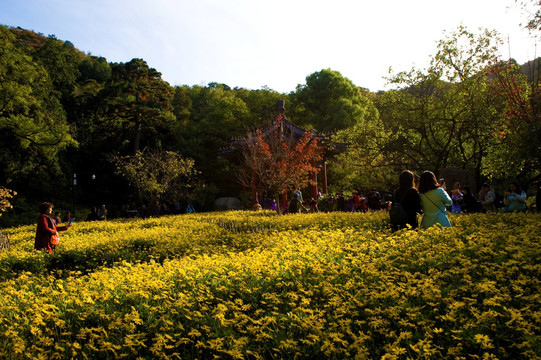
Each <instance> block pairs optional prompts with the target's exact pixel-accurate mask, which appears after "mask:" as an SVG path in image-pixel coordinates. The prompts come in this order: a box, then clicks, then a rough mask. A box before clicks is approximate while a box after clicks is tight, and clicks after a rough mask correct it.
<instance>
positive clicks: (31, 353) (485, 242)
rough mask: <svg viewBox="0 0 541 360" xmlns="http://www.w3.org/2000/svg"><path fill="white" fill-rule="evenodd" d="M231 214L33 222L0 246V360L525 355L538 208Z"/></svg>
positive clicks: (534, 300)
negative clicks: (400, 227)
mask: <svg viewBox="0 0 541 360" xmlns="http://www.w3.org/2000/svg"><path fill="white" fill-rule="evenodd" d="M451 220H452V222H453V224H454V225H455V226H454V227H453V228H450V229H440V228H432V229H429V230H426V231H418V232H417V231H403V232H398V233H394V234H393V233H391V232H390V231H389V230H388V229H387V228H388V226H387V217H386V214H381V213H374V214H350V213H331V214H309V215H288V216H276V215H273V214H272V213H269V212H257V213H252V212H231V213H217V214H193V215H182V216H169V217H163V218H157V219H147V220H131V221H127V220H123V221H109V222H105V223H79V224H76V225H75V226H74V227H73V228H72V229H70V230H69V231H68V232H66V233H62V234H61V235H62V236H61V243H60V246H59V249H58V251H57V252H56V253H55V254H53V255H48V254H43V253H36V252H34V251H33V250H32V247H33V241H34V240H33V238H34V231H35V228H34V227H31V226H27V227H20V228H14V229H7V230H6V231H5V232H6V233H8V234H9V235H10V239H11V249H10V250H5V251H2V252H0V282H1V284H0V286H1V289H2V290H1V293H0V358H2V359H26V358H37V359H64V358H73V359H117V358H118V359H279V358H286V359H297V358H298V359H318V358H330V359H421V358H423V359H539V358H541V355H540V354H541V338H540V335H541V283H540V282H541V261H540V259H541V225H540V223H541V216H540V215H531V214H493V215H482V214H479V215H469V216H455V217H452V219H451Z"/></svg>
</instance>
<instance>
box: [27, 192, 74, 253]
mask: <svg viewBox="0 0 541 360" xmlns="http://www.w3.org/2000/svg"><path fill="white" fill-rule="evenodd" d="M53 207H54V206H53V204H51V203H49V202H44V203H41V204H40V205H39V212H40V215H39V217H38V225H37V228H36V240H35V243H34V249H36V250H46V251H47V252H48V253H50V254H51V253H53V252H54V251H55V248H56V246H57V245H58V244H59V242H60V238H59V236H58V232H60V231H66V230H68V229H69V228H70V227H71V223H69V224H68V225H65V226H56V224H55V221H54V220H53V219H52V218H51V212H52V211H53Z"/></svg>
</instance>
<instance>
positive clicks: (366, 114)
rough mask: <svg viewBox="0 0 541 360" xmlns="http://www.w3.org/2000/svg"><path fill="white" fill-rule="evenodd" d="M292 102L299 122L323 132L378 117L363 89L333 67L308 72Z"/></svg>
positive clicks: (340, 128)
mask: <svg viewBox="0 0 541 360" xmlns="http://www.w3.org/2000/svg"><path fill="white" fill-rule="evenodd" d="M292 101H293V104H294V109H293V114H294V116H295V119H298V120H297V121H300V125H303V126H308V125H310V126H311V127H313V128H315V129H317V130H318V131H322V132H328V131H335V130H342V129H345V128H349V127H352V126H355V125H359V124H361V123H362V122H363V121H366V120H367V119H372V118H374V117H376V116H377V115H376V114H377V110H376V108H375V107H374V105H373V103H372V101H370V99H369V97H368V96H366V95H365V94H364V93H363V90H361V88H359V87H357V86H355V84H353V82H352V81H351V80H349V79H348V78H346V77H344V76H342V74H340V73H339V72H338V71H333V70H331V69H323V70H321V71H318V72H315V73H313V74H310V75H308V76H307V77H306V84H305V85H299V86H297V91H296V93H295V94H294V95H292Z"/></svg>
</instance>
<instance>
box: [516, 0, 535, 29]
mask: <svg viewBox="0 0 541 360" xmlns="http://www.w3.org/2000/svg"><path fill="white" fill-rule="evenodd" d="M515 2H516V3H518V4H519V6H520V7H521V8H522V10H523V11H524V12H525V13H526V16H527V17H528V19H527V23H526V24H524V27H525V28H526V29H528V30H530V32H536V31H540V30H541V0H515Z"/></svg>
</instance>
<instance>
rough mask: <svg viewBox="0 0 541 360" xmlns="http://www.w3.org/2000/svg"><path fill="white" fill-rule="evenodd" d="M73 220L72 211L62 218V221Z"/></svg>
mask: <svg viewBox="0 0 541 360" xmlns="http://www.w3.org/2000/svg"><path fill="white" fill-rule="evenodd" d="M70 220H71V212H69V211H68V212H67V213H66V215H64V219H62V221H64V222H65V223H68V222H70Z"/></svg>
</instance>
